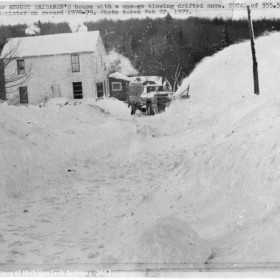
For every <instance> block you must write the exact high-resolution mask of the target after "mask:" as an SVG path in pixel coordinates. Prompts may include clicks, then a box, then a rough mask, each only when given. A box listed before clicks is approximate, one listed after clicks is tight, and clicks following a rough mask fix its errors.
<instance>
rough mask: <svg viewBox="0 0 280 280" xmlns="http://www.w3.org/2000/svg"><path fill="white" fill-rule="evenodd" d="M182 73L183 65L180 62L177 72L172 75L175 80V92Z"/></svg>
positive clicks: (173, 88)
mask: <svg viewBox="0 0 280 280" xmlns="http://www.w3.org/2000/svg"><path fill="white" fill-rule="evenodd" d="M181 74H182V66H180V63H178V64H177V66H176V70H175V73H174V74H173V75H171V78H172V80H173V87H172V91H173V92H175V91H176V90H177V88H178V84H179V79H180V77H181Z"/></svg>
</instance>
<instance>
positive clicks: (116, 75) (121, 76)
mask: <svg viewBox="0 0 280 280" xmlns="http://www.w3.org/2000/svg"><path fill="white" fill-rule="evenodd" d="M109 78H114V79H118V80H124V81H131V79H132V78H129V77H127V76H125V75H124V74H122V73H120V72H114V73H112V74H110V75H109Z"/></svg>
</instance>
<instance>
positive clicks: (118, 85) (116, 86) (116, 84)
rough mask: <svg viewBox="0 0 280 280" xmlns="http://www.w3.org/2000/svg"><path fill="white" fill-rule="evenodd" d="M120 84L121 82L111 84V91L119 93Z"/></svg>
mask: <svg viewBox="0 0 280 280" xmlns="http://www.w3.org/2000/svg"><path fill="white" fill-rule="evenodd" d="M121 90H122V83H121V82H112V91H121Z"/></svg>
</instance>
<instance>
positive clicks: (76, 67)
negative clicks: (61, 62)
mask: <svg viewBox="0 0 280 280" xmlns="http://www.w3.org/2000/svg"><path fill="white" fill-rule="evenodd" d="M71 64H72V72H80V59H79V55H78V54H71Z"/></svg>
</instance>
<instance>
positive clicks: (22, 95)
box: [19, 87, 28, 103]
mask: <svg viewBox="0 0 280 280" xmlns="http://www.w3.org/2000/svg"><path fill="white" fill-rule="evenodd" d="M19 102H20V103H28V93H27V87H19Z"/></svg>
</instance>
